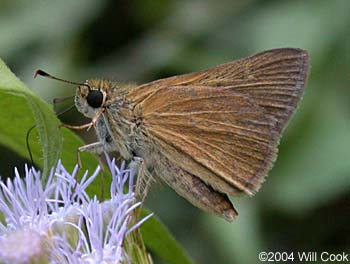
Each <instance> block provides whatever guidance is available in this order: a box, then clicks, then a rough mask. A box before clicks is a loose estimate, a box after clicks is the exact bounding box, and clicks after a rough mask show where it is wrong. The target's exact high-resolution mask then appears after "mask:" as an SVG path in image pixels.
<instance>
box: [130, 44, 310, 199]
mask: <svg viewBox="0 0 350 264" xmlns="http://www.w3.org/2000/svg"><path fill="white" fill-rule="evenodd" d="M307 72H308V55H307V53H306V52H305V51H302V50H299V49H276V50H271V51H266V52H263V53H259V54H257V55H254V56H252V57H248V58H246V59H242V60H238V61H234V62H230V63H227V64H222V65H219V66H216V67H214V68H211V69H209V70H205V71H200V72H196V73H190V74H185V75H180V76H175V77H170V78H166V79H162V80H158V81H155V82H152V83H149V84H145V85H142V86H139V87H138V88H136V89H134V90H133V91H131V92H130V93H129V95H128V97H129V98H130V100H132V101H133V102H134V103H135V105H136V108H138V109H139V110H140V111H139V113H140V115H142V118H143V126H144V130H145V133H146V134H148V135H149V136H150V137H153V138H155V140H161V141H162V142H163V143H165V146H167V145H168V146H171V148H170V147H169V148H163V149H162V152H163V153H164V155H166V156H169V157H170V158H171V156H172V155H175V152H176V155H178V156H179V159H177V160H176V162H177V163H178V164H177V165H178V166H180V167H182V168H183V169H185V170H186V171H189V172H190V173H192V174H193V175H195V176H197V177H199V178H201V179H202V180H203V181H204V182H207V183H208V184H210V185H212V186H213V187H214V188H215V189H217V190H219V191H221V192H226V193H230V188H229V187H227V186H232V187H234V188H237V189H238V190H241V191H244V192H246V193H248V194H252V193H254V192H255V191H257V190H258V188H259V187H260V185H261V182H262V181H263V179H264V177H265V176H266V174H267V172H268V170H269V169H270V167H271V166H272V163H273V161H274V159H275V156H276V152H277V144H278V141H279V137H280V132H281V131H282V129H283V128H284V127H285V125H286V123H287V121H288V119H289V117H290V115H291V114H292V113H293V112H294V111H295V108H296V106H297V103H298V101H299V100H300V97H301V96H302V93H303V90H304V84H305V80H306V77H307ZM213 177H219V179H217V180H215V181H214V180H213ZM231 193H233V192H231Z"/></svg>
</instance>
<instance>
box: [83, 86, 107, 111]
mask: <svg viewBox="0 0 350 264" xmlns="http://www.w3.org/2000/svg"><path fill="white" fill-rule="evenodd" d="M86 100H87V103H88V104H89V105H90V106H91V107H93V108H99V107H101V105H102V103H103V93H102V92H101V91H98V90H92V91H90V92H89V94H88V96H87V98H86Z"/></svg>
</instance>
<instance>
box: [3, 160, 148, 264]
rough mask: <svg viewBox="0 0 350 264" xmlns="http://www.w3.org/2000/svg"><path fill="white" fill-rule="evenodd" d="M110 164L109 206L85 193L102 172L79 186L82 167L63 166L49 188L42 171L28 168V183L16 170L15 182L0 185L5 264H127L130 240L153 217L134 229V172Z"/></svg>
mask: <svg viewBox="0 0 350 264" xmlns="http://www.w3.org/2000/svg"><path fill="white" fill-rule="evenodd" d="M106 159H107V162H108V166H109V169H110V171H111V174H112V177H113V180H112V184H111V188H110V194H111V199H110V200H108V201H105V202H100V201H98V199H97V198H96V197H93V198H90V197H89V195H88V194H87V192H86V188H87V187H88V186H89V185H90V184H91V183H92V182H93V180H94V179H95V178H96V176H97V175H98V173H99V171H100V168H99V167H97V169H96V170H95V172H94V173H93V174H92V176H90V177H88V173H87V172H86V173H85V174H84V175H83V177H82V179H81V180H80V181H79V182H77V181H76V179H75V176H76V173H77V167H76V168H75V169H74V171H73V173H72V174H70V173H68V172H67V171H66V169H65V168H64V167H63V165H62V164H61V163H60V162H59V163H58V165H57V167H56V168H55V169H54V170H52V172H51V174H50V177H49V179H48V181H47V183H46V184H45V186H43V184H42V182H41V176H40V172H38V171H36V170H35V169H34V168H30V169H29V168H28V167H27V166H26V167H25V177H24V178H23V179H22V178H21V177H20V175H19V173H18V171H17V170H16V169H15V178H14V179H13V180H10V179H8V180H7V181H6V182H2V181H0V263H11V264H15V263H73V264H74V263H104V264H108V263H120V262H124V261H126V262H128V256H127V254H126V253H125V251H124V249H123V241H124V239H125V237H126V236H127V235H128V234H129V233H130V232H132V231H133V230H134V229H136V228H138V227H139V226H140V225H141V224H142V223H143V222H144V221H146V220H147V219H148V218H149V217H151V216H152V215H148V216H147V217H145V218H143V219H142V220H141V221H138V222H137V224H135V225H133V226H131V223H130V221H131V217H132V216H133V214H132V213H133V211H134V210H135V209H136V208H137V207H139V206H140V205H141V203H140V202H136V199H135V194H134V191H133V190H134V179H133V173H132V172H131V171H130V170H129V169H125V168H124V165H122V166H121V168H118V167H117V166H116V165H115V161H114V159H113V160H112V161H111V160H110V159H109V157H108V156H107V155H106ZM126 187H128V188H126ZM1 214H2V216H1Z"/></svg>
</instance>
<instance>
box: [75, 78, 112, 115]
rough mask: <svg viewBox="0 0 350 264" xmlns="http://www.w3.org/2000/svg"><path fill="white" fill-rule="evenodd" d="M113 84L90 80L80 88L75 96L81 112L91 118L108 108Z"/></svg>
mask: <svg viewBox="0 0 350 264" xmlns="http://www.w3.org/2000/svg"><path fill="white" fill-rule="evenodd" d="M111 85H112V82H110V81H106V80H100V79H90V80H87V81H86V82H85V83H83V84H81V85H79V86H78V88H77V90H76V94H75V105H76V107H77V109H78V111H79V112H81V113H82V114H83V115H85V116H86V117H89V118H93V117H94V116H95V115H96V113H97V112H98V111H99V110H100V109H101V108H103V107H105V106H106V101H107V99H108V97H109V91H110V90H111Z"/></svg>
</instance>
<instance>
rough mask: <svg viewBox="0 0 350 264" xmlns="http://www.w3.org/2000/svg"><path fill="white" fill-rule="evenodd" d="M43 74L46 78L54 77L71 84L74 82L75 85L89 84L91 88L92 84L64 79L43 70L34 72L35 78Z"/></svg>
mask: <svg viewBox="0 0 350 264" xmlns="http://www.w3.org/2000/svg"><path fill="white" fill-rule="evenodd" d="M38 75H39V76H42V77H46V78H50V79H53V80H56V81H61V82H65V83H69V84H73V85H84V86H87V87H88V88H89V89H90V86H89V85H88V84H86V83H77V82H72V81H67V80H64V79H61V78H57V77H55V76H53V75H51V74H49V73H47V72H45V71H43V70H40V69H39V70H36V71H35V73H34V76H33V77H34V78H36V77H37V76H38Z"/></svg>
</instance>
